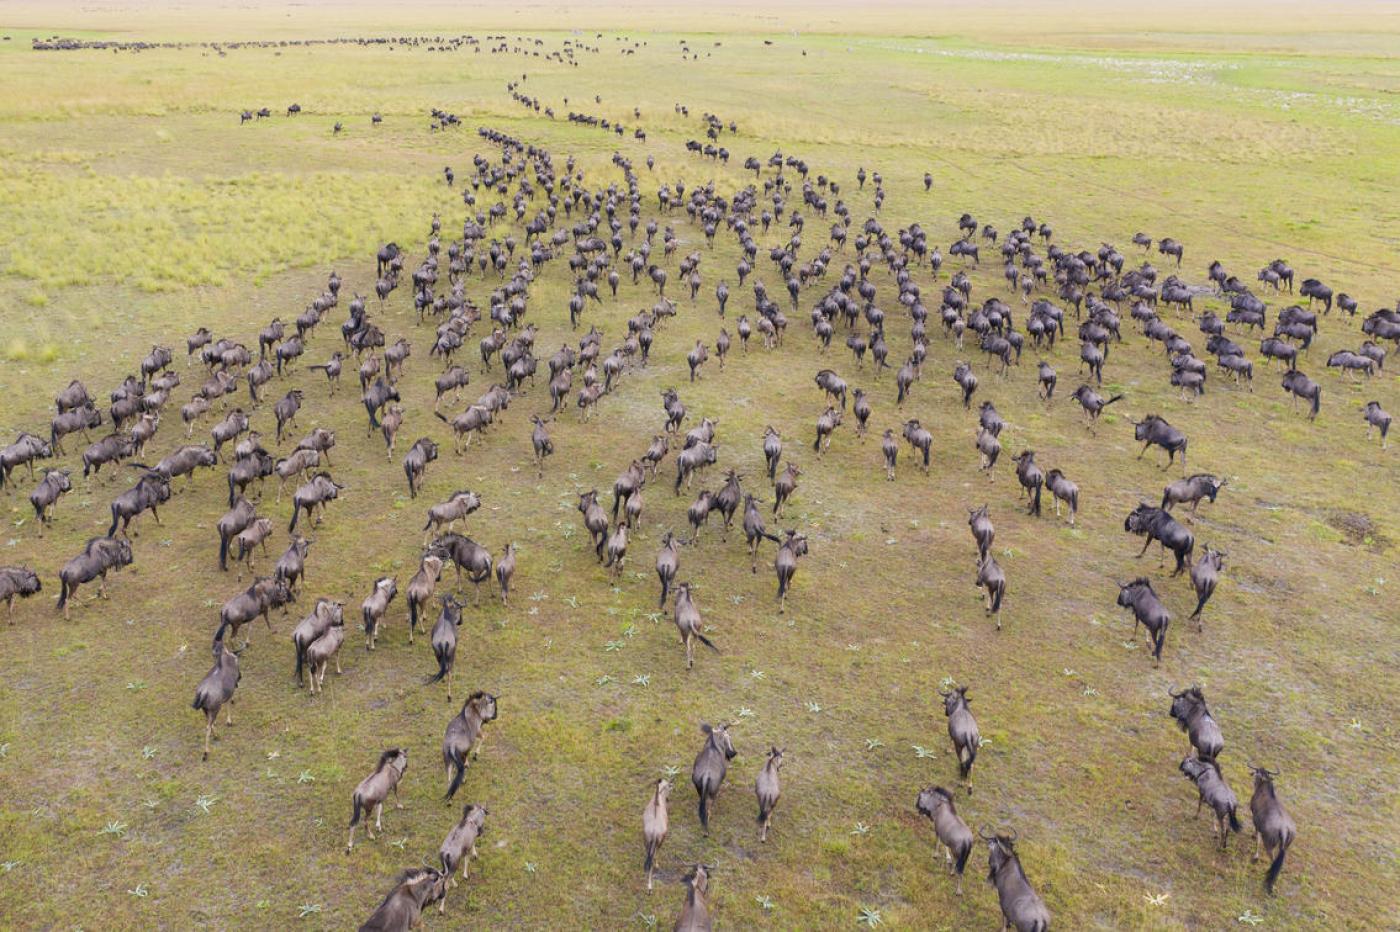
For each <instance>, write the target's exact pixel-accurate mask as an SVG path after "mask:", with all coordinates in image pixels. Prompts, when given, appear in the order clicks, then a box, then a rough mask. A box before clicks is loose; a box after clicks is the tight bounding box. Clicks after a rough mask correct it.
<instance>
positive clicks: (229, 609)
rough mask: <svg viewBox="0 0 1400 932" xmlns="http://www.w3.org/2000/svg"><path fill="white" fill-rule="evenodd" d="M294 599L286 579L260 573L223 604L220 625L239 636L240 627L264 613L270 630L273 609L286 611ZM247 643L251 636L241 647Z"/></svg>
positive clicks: (264, 620)
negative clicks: (247, 585)
mask: <svg viewBox="0 0 1400 932" xmlns="http://www.w3.org/2000/svg"><path fill="white" fill-rule="evenodd" d="M295 601H296V594H295V593H293V592H292V590H291V587H289V586H288V585H287V583H286V581H284V580H281V579H278V578H276V577H275V576H259V577H257V578H256V579H254V580H253V584H252V585H251V586H249V587H248V588H247V589H245V590H243V591H242V592H240V593H238V594H237V595H235V596H234V597H233V598H231V599H229V600H228V601H227V602H225V603H224V604H223V607H222V608H220V609H219V622H220V625H221V626H227V627H228V628H229V636H230V637H237V635H238V629H239V628H241V627H243V626H244V625H246V624H248V623H249V622H251V621H253V620H254V619H256V618H257V617H258V616H259V615H261V616H262V620H263V623H264V624H266V625H267V630H268V631H271V630H272V610H273V609H274V608H280V609H282V611H283V614H286V606H287V605H288V604H290V603H292V602H295ZM247 646H248V635H246V634H245V635H243V647H242V648H240V650H242V649H246V648H247Z"/></svg>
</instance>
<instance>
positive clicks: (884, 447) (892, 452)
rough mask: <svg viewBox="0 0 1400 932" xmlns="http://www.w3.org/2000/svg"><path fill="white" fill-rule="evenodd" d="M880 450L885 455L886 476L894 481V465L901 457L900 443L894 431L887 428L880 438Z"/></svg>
mask: <svg viewBox="0 0 1400 932" xmlns="http://www.w3.org/2000/svg"><path fill="white" fill-rule="evenodd" d="M880 452H881V453H883V454H884V456H885V478H886V479H887V480H889V481H890V482H893V481H894V467H895V463H896V461H897V460H898V459H899V443H898V441H896V440H895V439H894V431H893V430H891V429H886V430H885V434H884V436H883V437H882V438H881V440H880Z"/></svg>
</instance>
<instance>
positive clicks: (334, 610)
mask: <svg viewBox="0 0 1400 932" xmlns="http://www.w3.org/2000/svg"><path fill="white" fill-rule="evenodd" d="M335 623H338V624H340V626H341V627H342V628H343V627H344V625H345V606H343V605H342V604H341V603H339V602H333V601H331V600H330V599H325V598H321V599H317V600H316V605H315V607H314V608H312V610H311V614H310V615H307V616H306V617H305V618H303V619H302V620H301V621H299V622H297V625H296V627H295V628H293V629H292V647H293V648H295V650H296V655H297V666H296V677H297V684H298V685H301V684H302V683H304V682H305V680H304V679H303V676H302V669H303V668H304V667H305V665H306V660H307V656H306V652H307V649H308V648H310V647H311V645H312V644H314V643H316V641H317V640H318V639H319V638H320V637H321V636H322V635H324V634H325V633H326V632H327V631H328V630H329V629H330V627H331V625H332V624H335ZM338 662H339V661H337V663H338Z"/></svg>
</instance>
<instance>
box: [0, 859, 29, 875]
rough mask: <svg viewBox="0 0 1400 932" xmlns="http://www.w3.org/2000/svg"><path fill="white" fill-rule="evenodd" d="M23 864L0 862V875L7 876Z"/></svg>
mask: <svg viewBox="0 0 1400 932" xmlns="http://www.w3.org/2000/svg"><path fill="white" fill-rule="evenodd" d="M23 863H24V862H23V861H0V873H5V874H8V873H9V872H10V871H12V870H14V869H15V868H16V867H19V866H20V865H21V864H23Z"/></svg>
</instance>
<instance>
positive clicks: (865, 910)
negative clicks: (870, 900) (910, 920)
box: [856, 906, 885, 929]
mask: <svg viewBox="0 0 1400 932" xmlns="http://www.w3.org/2000/svg"><path fill="white" fill-rule="evenodd" d="M856 922H857V924H859V925H863V926H869V927H870V928H872V929H873V928H875V927H876V926H878V925H884V922H885V920H883V919H881V918H880V911H879V910H878V909H875V908H873V907H870V906H862V907H861V908H860V915H859V916H857V917H856Z"/></svg>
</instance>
